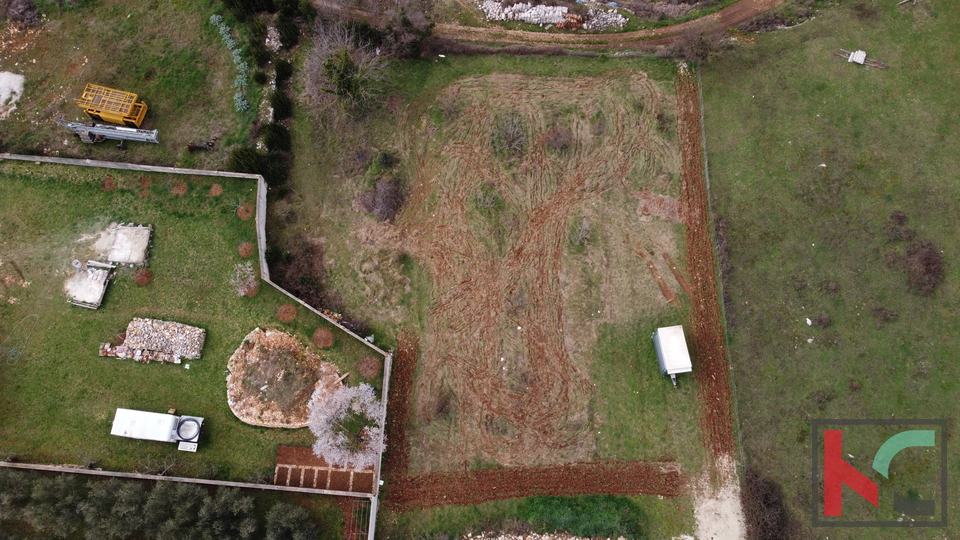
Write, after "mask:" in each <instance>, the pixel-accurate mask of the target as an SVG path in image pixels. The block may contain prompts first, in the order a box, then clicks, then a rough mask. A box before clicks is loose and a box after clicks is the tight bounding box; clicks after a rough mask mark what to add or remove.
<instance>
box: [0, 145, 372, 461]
mask: <svg viewBox="0 0 960 540" xmlns="http://www.w3.org/2000/svg"><path fill="white" fill-rule="evenodd" d="M105 176H112V177H113V179H114V182H115V184H116V186H117V187H118V189H117V190H116V191H103V190H102V189H101V186H102V183H103V178H104V177H105ZM143 178H147V179H149V180H150V185H149V187H147V188H145V189H144V188H142V185H143V184H142V182H143V180H142V179H143ZM180 180H183V181H185V182H186V183H187V185H188V191H187V193H186V194H185V195H184V196H182V197H177V196H175V195H173V194H171V187H172V186H173V185H174V183H175V182H177V181H180ZM213 181H214V180H213V179H207V178H196V177H187V178H184V177H171V176H166V175H160V174H130V173H124V172H120V171H106V170H100V169H89V168H81V167H61V166H52V165H44V166H40V165H33V164H22V163H18V162H10V161H7V162H4V163H3V164H2V168H0V201H2V202H0V258H2V259H3V261H4V264H3V265H2V266H0V279H7V280H8V281H7V283H8V285H9V287H7V288H5V289H4V292H3V294H4V299H3V302H2V304H0V341H2V342H4V343H5V345H6V347H5V351H9V349H10V347H11V346H14V345H17V347H18V349H20V350H21V351H22V353H21V355H20V356H19V357H16V358H10V357H9V355H6V356H5V361H4V363H2V364H0V387H2V388H3V392H2V394H0V448H2V449H3V451H4V452H8V453H15V454H18V455H19V456H20V457H21V459H23V460H24V461H33V462H40V463H53V464H57V463H79V462H81V461H85V460H86V461H93V462H95V463H96V464H97V465H98V466H101V467H104V468H105V469H109V470H125V471H130V470H137V469H139V468H142V466H143V464H144V463H146V462H148V461H151V460H152V461H154V462H157V461H161V460H164V459H167V458H176V459H177V462H178V464H177V466H176V467H175V468H174V469H173V470H171V471H170V474H176V475H186V476H204V477H216V478H221V479H231V480H247V479H249V478H252V477H255V476H256V475H261V474H268V475H269V477H270V478H272V467H273V457H274V452H275V449H276V446H277V445H278V444H296V445H309V444H311V443H312V441H313V437H312V435H311V434H310V433H309V431H308V430H306V429H300V430H284V429H267V428H257V427H252V426H249V425H246V424H243V423H241V422H240V421H239V420H238V419H237V418H236V417H235V416H234V415H233V413H232V412H231V411H230V409H229V408H228V406H227V400H226V385H225V376H226V364H227V360H228V359H229V357H230V355H231V354H232V353H233V351H234V350H235V349H236V348H237V347H238V346H239V345H240V341H241V340H242V338H243V336H244V335H246V334H247V333H248V332H249V331H250V330H252V329H253V328H255V327H258V326H259V327H260V328H272V329H282V330H285V331H288V332H290V333H292V334H294V335H296V336H297V337H299V338H300V339H301V341H303V342H304V343H307V342H308V340H309V338H310V336H311V335H312V333H313V331H314V330H315V329H316V328H317V327H320V326H322V325H325V324H327V323H325V322H323V321H322V320H321V319H320V318H319V317H316V316H314V315H312V314H311V313H309V312H307V311H306V310H304V309H302V308H301V309H299V310H298V315H297V318H296V319H295V320H294V321H293V322H292V323H289V324H285V325H281V324H280V323H279V321H278V320H277V318H276V310H277V308H278V307H279V306H280V305H281V304H283V303H287V302H288V301H289V300H288V299H287V298H286V297H285V296H283V295H282V294H281V293H280V292H279V291H277V290H275V289H273V288H272V287H268V286H263V285H261V287H260V290H259V293H258V294H257V295H256V296H255V297H254V298H245V297H239V296H237V294H236V293H235V292H234V291H233V290H232V289H231V287H230V285H229V284H228V281H229V279H230V278H231V277H232V276H233V274H234V266H235V265H236V264H238V263H241V262H243V261H250V260H251V259H241V257H240V255H239V254H238V251H237V247H238V245H239V244H240V243H241V242H244V241H250V242H254V243H255V242H256V232H255V225H254V221H253V220H246V221H244V220H241V219H239V218H238V217H237V216H236V213H235V209H236V206H237V205H238V204H240V203H242V202H249V203H253V202H254V197H255V183H253V182H252V181H246V180H245V181H240V180H237V181H232V180H229V179H216V181H217V182H220V183H222V184H223V189H224V193H223V194H222V195H220V196H219V197H211V196H209V195H208V191H209V188H210V186H211V184H212V183H213ZM111 222H136V223H143V224H148V223H149V224H152V225H153V226H154V228H155V233H154V238H153V247H152V248H151V251H150V256H149V261H150V263H149V267H150V270H151V272H152V273H153V276H154V279H153V281H152V282H151V283H150V284H148V285H147V286H145V287H138V286H137V285H135V284H134V283H133V279H132V274H133V269H132V268H120V269H118V270H117V276H116V277H115V279H114V280H113V281H112V282H111V284H110V287H109V289H108V291H107V295H106V298H105V301H104V304H103V305H102V306H101V307H100V309H98V310H96V311H93V310H87V309H83V308H78V307H75V306H71V305H69V304H67V302H66V298H65V296H64V294H63V292H62V287H63V281H64V280H65V279H66V277H67V276H68V275H69V274H70V272H72V271H73V269H72V268H71V267H70V261H71V260H73V259H74V258H80V259H82V260H86V258H88V257H90V256H91V255H92V254H91V253H90V252H89V249H88V247H87V246H88V244H89V242H90V241H89V240H88V241H86V242H79V241H78V240H79V239H80V238H81V237H82V236H83V235H91V234H93V233H95V232H96V231H99V230H101V229H103V228H104V227H105V226H106V225H108V224H109V223H111ZM9 262H13V263H15V264H16V265H17V267H19V268H20V269H21V271H22V272H23V274H24V278H25V280H26V281H27V282H29V285H26V286H24V285H22V284H20V280H19V277H18V274H17V273H16V271H15V268H14V267H13V265H11V264H8V263H9ZM253 265H254V268H256V266H257V263H256V261H253ZM14 299H15V300H14ZM133 317H150V318H160V319H166V320H174V321H177V322H182V323H185V324H191V325H196V326H199V327H201V328H204V329H206V331H207V338H206V344H205V346H204V349H203V356H202V358H201V359H199V360H192V361H186V360H185V361H184V363H185V364H189V365H190V369H189V370H187V369H185V365H173V364H160V363H152V364H149V365H142V364H138V363H136V362H133V361H130V360H119V359H114V358H100V357H98V356H97V347H98V344H99V343H100V342H105V341H110V340H111V339H112V337H113V336H114V335H115V334H117V333H118V332H121V331H123V330H124V329H125V328H126V325H127V323H128V322H129V321H130V319H131V318H133ZM18 323H19V326H18ZM334 334H335V343H334V346H333V347H332V348H330V349H327V350H325V351H322V352H321V353H320V354H321V355H323V356H325V357H326V359H327V360H328V361H330V362H332V363H334V364H335V365H338V366H339V367H340V368H341V370H342V371H350V372H352V373H353V375H352V377H351V379H348V380H349V381H353V380H359V379H358V376H357V374H356V372H355V368H356V362H357V361H359V360H360V359H361V358H362V357H363V356H366V355H367V354H368V349H367V348H366V347H365V346H364V345H362V344H360V343H359V342H357V341H356V340H354V339H352V338H348V336H346V335H344V334H343V333H342V332H340V331H338V330H336V329H334ZM118 407H123V408H131V409H141V410H146V411H157V412H165V411H166V410H167V409H171V408H174V409H177V411H178V413H180V414H189V415H196V416H202V417H204V418H206V421H205V423H204V436H203V438H202V439H201V443H200V450H199V451H198V452H197V453H196V454H190V453H187V452H178V451H177V450H176V446H175V445H172V444H163V443H156V442H148V441H138V440H133V439H124V438H119V437H112V436H110V435H109V432H110V426H111V422H112V420H113V416H114V410H115V409H116V408H118Z"/></svg>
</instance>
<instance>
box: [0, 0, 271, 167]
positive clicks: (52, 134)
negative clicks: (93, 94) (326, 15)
mask: <svg viewBox="0 0 960 540" xmlns="http://www.w3.org/2000/svg"><path fill="white" fill-rule="evenodd" d="M48 4H53V3H52V2H51V3H48ZM218 7H219V6H218V5H217V4H215V3H214V2H211V1H209V0H176V1H170V2H160V1H151V2H147V3H138V4H137V5H131V4H127V3H122V2H84V3H83V5H82V6H79V7H73V8H64V9H62V10H58V9H56V8H54V7H52V6H51V9H50V10H49V11H48V12H46V19H45V20H44V22H43V23H42V24H41V25H40V26H39V27H38V33H37V34H36V35H35V36H33V37H30V38H26V39H25V44H26V47H25V48H24V49H23V50H18V51H17V52H15V53H8V54H0V71H11V72H14V73H17V74H21V75H23V76H24V77H25V78H26V81H25V84H24V90H23V95H22V97H21V98H20V101H19V102H18V104H17V109H16V111H14V112H13V113H12V114H11V116H10V118H8V119H6V120H4V121H2V122H0V140H2V141H3V145H2V147H3V148H4V150H5V151H8V152H14V153H31V154H45V155H60V156H70V157H88V158H95V159H103V160H108V161H132V162H140V163H156V164H168V165H173V164H177V165H181V166H187V167H196V168H222V167H223V165H222V163H223V161H224V156H225V155H226V147H228V146H229V145H231V144H235V143H237V142H243V141H245V140H246V137H247V134H246V131H247V128H248V127H249V125H250V122H251V121H252V120H253V117H254V114H255V113H254V111H255V109H256V107H255V106H254V107H253V108H252V110H250V111H248V112H246V113H244V114H242V115H238V114H237V113H236V112H235V111H234V108H233V94H234V91H235V90H234V87H233V81H234V77H235V76H236V68H235V67H234V66H233V62H232V57H231V55H230V51H228V50H227V48H226V46H225V45H224V44H223V41H222V40H221V38H220V35H219V33H218V31H217V29H216V28H215V27H214V26H213V25H212V24H210V23H209V22H208V19H209V18H210V15H211V14H213V13H214V12H215V10H216V9H218ZM232 26H233V27H234V29H236V25H232ZM238 37H240V36H238ZM241 40H242V37H241ZM87 83H95V84H100V85H104V86H108V87H111V88H117V89H120V90H125V91H128V92H133V93H135V94H138V96H139V99H140V101H143V102H145V103H146V104H147V106H148V107H149V111H148V112H147V116H146V120H145V121H144V124H143V125H142V126H141V127H142V128H143V129H157V130H159V139H160V144H159V145H154V144H147V143H130V144H128V145H127V148H128V149H127V150H126V151H125V152H124V151H121V150H117V149H116V148H115V143H111V142H107V143H104V144H99V145H95V146H94V145H88V144H83V143H81V142H79V140H78V139H76V138H74V137H73V136H72V135H73V134H72V133H71V132H70V131H69V130H67V129H66V128H63V127H60V126H58V125H57V124H56V123H55V122H54V120H55V118H57V117H60V116H63V117H64V118H65V119H66V120H68V121H88V120H89V119H88V118H87V116H86V115H85V114H84V113H83V111H82V110H81V109H80V108H79V107H78V106H77V105H76V104H75V103H74V101H73V100H74V99H76V98H79V97H80V95H81V94H82V92H83V88H84V86H85V85H86V84H87ZM259 92H260V90H259V89H258V88H257V87H256V85H254V84H252V83H251V85H250V86H249V87H248V90H247V97H248V99H249V101H250V103H252V104H256V103H257V102H258V100H259V97H260V96H259ZM214 137H218V138H219V140H218V141H217V146H216V148H215V150H214V151H213V152H207V153H202V154H191V153H189V152H187V151H186V150H185V146H186V144H187V143H189V142H202V141H206V140H210V139H213V138H214Z"/></svg>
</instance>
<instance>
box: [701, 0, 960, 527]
mask: <svg viewBox="0 0 960 540" xmlns="http://www.w3.org/2000/svg"><path fill="white" fill-rule="evenodd" d="M894 4H895V2H889V3H887V2H885V3H883V4H882V5H880V4H877V8H878V12H877V14H876V16H870V15H869V13H867V14H866V16H863V14H862V13H860V12H858V11H857V10H855V9H853V7H854V6H847V5H846V4H845V5H844V6H841V7H835V8H832V9H830V10H827V11H823V12H822V13H819V14H818V15H817V17H816V19H815V20H812V21H809V22H807V23H805V24H804V25H802V26H800V27H798V28H794V29H791V30H787V31H782V32H776V33H773V34H767V35H763V36H761V37H760V39H759V41H758V42H757V43H756V44H755V45H752V46H740V47H738V48H737V49H736V50H735V51H732V52H730V53H728V54H726V55H724V56H722V57H720V58H717V59H716V60H715V61H712V62H710V63H709V64H708V65H706V66H705V68H704V71H703V88H704V99H705V110H706V135H707V148H708V153H709V160H710V177H711V189H712V196H713V200H714V212H715V214H716V215H717V216H721V217H722V218H724V219H725V220H726V221H727V222H728V223H729V227H728V231H727V236H728V239H729V245H730V262H731V263H732V267H733V271H732V273H731V274H730V277H729V280H728V281H727V284H726V290H727V292H728V293H729V296H730V303H729V305H728V306H727V317H728V322H729V328H730V345H731V357H732V363H733V368H734V380H735V383H736V385H735V393H736V399H737V402H738V412H739V424H740V430H741V434H742V441H743V449H744V454H745V459H746V463H745V465H746V466H747V467H748V468H751V469H753V470H755V471H756V472H757V473H758V474H759V475H761V476H762V477H766V478H770V479H772V480H774V481H775V482H777V483H779V484H780V485H781V486H782V487H783V490H784V499H785V501H786V504H787V506H788V508H789V510H790V511H791V514H792V516H793V517H794V519H795V520H796V521H797V522H798V523H799V524H800V529H801V530H802V531H807V534H806V536H803V537H808V536H809V535H810V534H813V531H812V530H811V529H810V528H809V527H810V525H809V523H810V519H811V493H810V475H811V472H810V459H811V458H810V453H811V448H810V435H809V434H810V429H811V427H810V420H811V419H813V418H865V419H879V418H886V419H891V418H896V419H907V418H944V419H947V420H948V424H949V427H948V429H955V428H956V418H957V417H958V415H960V408H958V405H957V400H956V392H957V384H956V381H957V377H958V376H960V369H958V364H957V363H956V361H955V359H956V358H957V356H958V354H960V324H958V322H957V318H956V311H957V308H956V306H957V305H958V300H960V286H958V283H960V281H958V278H960V266H958V265H957V263H956V261H957V257H958V255H960V253H958V251H957V249H956V239H957V227H956V220H957V216H958V215H960V203H958V201H960V189H958V184H957V182H956V171H957V170H958V160H960V154H958V153H957V148H956V141H957V140H958V137H960V129H958V127H957V118H958V110H960V108H958V101H957V93H956V90H955V89H956V87H957V84H958V83H960V76H958V72H957V70H956V69H955V67H954V66H955V64H956V62H957V49H956V47H954V46H952V45H951V44H950V43H951V42H952V39H953V36H956V35H957V33H958V31H960V27H958V23H957V21H958V20H960V8H958V5H957V4H956V3H951V2H941V1H930V2H920V3H919V4H918V5H916V6H913V5H911V4H907V5H904V6H900V7H896V6H895V5H894ZM858 13H859V15H858ZM841 48H844V49H847V50H857V49H863V50H865V51H867V54H868V56H869V57H873V58H877V59H879V60H882V61H884V62H886V63H887V64H889V65H890V68H889V69H887V70H879V69H872V68H867V67H862V66H857V65H853V64H850V63H847V62H846V60H845V59H843V58H840V57H837V56H835V55H834V53H835V52H837V51H839V49H841ZM894 211H902V212H903V213H904V214H905V216H906V217H907V221H906V224H905V226H906V227H907V228H909V229H912V231H913V233H912V234H914V235H915V237H916V239H917V240H921V241H930V242H933V243H934V244H935V245H936V246H937V247H938V248H939V250H942V256H943V258H944V261H945V268H946V274H945V279H944V281H943V284H942V285H941V286H940V287H939V288H938V289H937V290H936V291H935V292H934V293H933V294H932V295H929V296H921V295H918V294H915V293H914V292H911V290H910V288H909V287H908V284H907V279H906V274H905V273H904V271H903V270H902V269H901V268H900V267H899V265H900V264H901V263H900V262H898V260H899V259H898V258H899V257H902V256H903V255H904V253H905V252H906V250H907V248H908V246H910V245H911V243H912V241H909V240H908V241H897V240H895V238H896V237H897V234H899V233H897V231H896V230H895V229H894V228H893V227H894V225H895V223H894V222H893V220H892V219H891V218H890V215H891V213H892V212H894ZM901 232H902V233H904V234H905V235H907V236H909V234H910V233H908V232H905V231H901ZM904 234H901V236H903V235H904ZM891 235H892V236H891ZM891 238H893V239H891ZM891 313H895V314H896V315H897V317H896V320H892V319H893V317H892V316H891V315H890V314H891ZM819 315H826V316H827V317H829V319H830V324H829V326H826V327H825V328H820V327H817V326H808V325H807V323H806V321H805V320H806V319H807V318H808V317H809V318H815V317H816V316H819ZM844 451H845V453H849V454H852V455H855V456H856V458H850V459H851V463H852V464H853V465H854V466H855V467H857V468H858V469H859V470H861V471H869V470H870V462H871V460H872V456H873V453H874V452H875V451H876V449H875V448H873V449H871V447H870V445H861V446H857V442H856V439H854V440H853V441H851V443H850V446H849V447H848V448H845V450H844ZM915 451H916V452H920V450H915ZM911 452H914V450H911ZM910 456H912V457H908V458H906V460H907V461H911V460H914V461H917V462H918V463H919V462H921V461H922V460H921V459H920V458H921V456H922V454H919V453H918V454H911V455H910ZM898 459H903V458H898ZM948 459H949V472H950V476H951V480H950V485H949V492H950V493H951V496H952V494H953V493H957V488H958V487H960V485H958V483H957V480H956V473H957V471H958V469H957V461H956V459H955V458H954V457H950V458H948ZM900 463H901V464H903V463H904V461H901V462H900ZM896 465H897V462H896V461H895V462H894V467H896ZM905 474H907V473H905ZM874 476H877V475H874ZM877 478H879V476H877ZM918 482H919V480H918ZM881 489H883V488H881ZM933 491H936V490H933ZM919 495H920V496H921V498H934V496H935V495H936V494H935V493H934V492H932V491H931V488H929V486H927V489H926V492H924V491H923V490H921V492H920V493H919ZM885 496H886V497H891V495H890V494H889V493H887V495H885ZM883 497H884V495H882V496H881V507H882V509H881V510H880V511H878V512H876V513H875V514H873V515H875V518H874V519H890V518H891V517H893V518H894V519H895V518H896V517H897V515H896V514H894V513H893V511H892V508H891V504H890V500H889V499H884V498H883ZM845 499H847V500H850V501H851V504H852V501H856V500H857V499H858V497H857V496H855V495H852V494H849V492H848V494H847V495H846V496H845ZM956 501H957V499H956V498H952V499H951V502H950V503H949V510H950V511H952V512H955V511H956V510H957V508H958V507H960V504H958V503H957V502H956ZM938 506H939V505H938ZM940 510H941V509H939V508H938V511H940ZM866 515H870V514H869V513H867V514H866ZM957 530H960V529H958V528H957V526H956V525H955V524H951V526H950V528H949V529H947V531H946V533H947V536H951V535H954V534H956V532H955V531H957ZM829 536H830V538H903V537H904V536H903V531H900V530H896V529H830V530H829ZM910 536H911V537H912V538H943V537H944V531H943V530H942V529H914V530H913V531H912V532H911V534H910Z"/></svg>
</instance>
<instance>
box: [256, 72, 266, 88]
mask: <svg viewBox="0 0 960 540" xmlns="http://www.w3.org/2000/svg"><path fill="white" fill-rule="evenodd" d="M253 82H255V83H257V84H259V85H260V86H263V85H265V84H267V74H266V73H264V72H262V71H260V70H257V71H254V72H253Z"/></svg>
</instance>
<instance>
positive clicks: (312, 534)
mask: <svg viewBox="0 0 960 540" xmlns="http://www.w3.org/2000/svg"><path fill="white" fill-rule="evenodd" d="M265 525H266V527H265V528H266V540H308V539H309V540H313V539H314V538H319V537H320V528H319V527H317V524H316V523H314V522H312V521H311V520H310V513H309V512H307V511H306V510H304V509H303V508H302V507H300V506H296V505H293V504H289V503H283V502H281V503H277V504H275V505H273V507H272V508H271V509H270V511H269V512H267V517H266V524H265Z"/></svg>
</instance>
